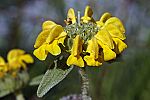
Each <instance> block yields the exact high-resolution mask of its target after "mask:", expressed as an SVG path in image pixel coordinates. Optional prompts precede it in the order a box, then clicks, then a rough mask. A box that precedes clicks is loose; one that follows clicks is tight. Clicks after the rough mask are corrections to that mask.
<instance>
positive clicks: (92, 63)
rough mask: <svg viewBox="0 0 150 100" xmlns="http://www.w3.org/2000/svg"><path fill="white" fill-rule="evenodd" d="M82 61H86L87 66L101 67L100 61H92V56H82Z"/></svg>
mask: <svg viewBox="0 0 150 100" xmlns="http://www.w3.org/2000/svg"><path fill="white" fill-rule="evenodd" d="M84 60H85V61H86V63H87V65H88V66H100V65H102V59H99V58H98V59H94V58H93V57H92V56H84Z"/></svg>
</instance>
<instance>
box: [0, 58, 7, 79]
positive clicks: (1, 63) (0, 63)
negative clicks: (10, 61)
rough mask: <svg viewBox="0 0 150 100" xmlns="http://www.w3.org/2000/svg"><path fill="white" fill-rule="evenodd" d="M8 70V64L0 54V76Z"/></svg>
mask: <svg viewBox="0 0 150 100" xmlns="http://www.w3.org/2000/svg"><path fill="white" fill-rule="evenodd" d="M7 71H8V66H7V64H6V62H5V60H4V59H3V58H2V57H1V56H0V78H2V77H3V76H4V74H5V73H6V72H7Z"/></svg>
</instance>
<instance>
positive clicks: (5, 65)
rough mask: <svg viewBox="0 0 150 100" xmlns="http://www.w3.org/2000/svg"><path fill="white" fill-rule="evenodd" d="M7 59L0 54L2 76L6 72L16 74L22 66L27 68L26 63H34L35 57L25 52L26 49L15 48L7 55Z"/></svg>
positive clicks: (0, 75)
mask: <svg viewBox="0 0 150 100" xmlns="http://www.w3.org/2000/svg"><path fill="white" fill-rule="evenodd" d="M7 61H8V62H5V60H4V59H3V58H2V57H1V56H0V77H3V76H4V75H5V74H6V73H11V74H12V75H14V76H15V75H16V72H18V71H19V70H20V69H21V68H23V69H26V63H33V62H34V61H33V58H32V56H31V55H30V54H25V51H24V50H20V49H13V50H11V51H9V53H8V55H7Z"/></svg>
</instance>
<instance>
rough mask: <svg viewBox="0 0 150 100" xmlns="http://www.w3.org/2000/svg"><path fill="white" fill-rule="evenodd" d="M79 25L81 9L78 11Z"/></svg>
mask: <svg viewBox="0 0 150 100" xmlns="http://www.w3.org/2000/svg"><path fill="white" fill-rule="evenodd" d="M78 25H79V26H80V11H78Z"/></svg>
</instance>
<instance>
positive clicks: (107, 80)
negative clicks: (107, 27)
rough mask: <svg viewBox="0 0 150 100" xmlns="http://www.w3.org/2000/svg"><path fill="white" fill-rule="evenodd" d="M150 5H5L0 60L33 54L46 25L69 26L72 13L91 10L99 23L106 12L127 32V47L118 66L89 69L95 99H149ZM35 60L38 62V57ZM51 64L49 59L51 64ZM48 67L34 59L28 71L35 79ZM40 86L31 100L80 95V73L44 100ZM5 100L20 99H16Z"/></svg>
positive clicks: (73, 1)
mask: <svg viewBox="0 0 150 100" xmlns="http://www.w3.org/2000/svg"><path fill="white" fill-rule="evenodd" d="M149 4H150V1H149V0H0V56H3V57H4V58H5V59H6V56H7V53H8V51H9V50H11V49H13V48H20V49H24V50H26V51H27V52H28V53H31V54H32V52H33V50H34V48H33V45H34V42H35V39H36V37H37V35H38V34H39V32H40V31H41V25H42V23H43V22H44V21H45V20H52V21H55V22H56V23H58V24H61V25H64V19H66V14H67V10H68V9H69V8H70V7H73V8H74V9H75V11H78V10H80V11H81V13H82V15H83V12H84V8H85V6H86V5H90V6H91V8H92V9H93V11H94V18H95V19H96V20H98V19H99V18H100V16H101V14H103V13H104V12H106V11H108V12H110V13H112V15H114V16H117V17H119V18H120V19H121V20H122V21H123V23H124V25H125V28H126V36H127V40H126V43H127V44H128V48H127V49H126V50H125V51H124V52H123V54H122V55H121V57H119V58H118V59H119V60H118V61H116V62H114V63H105V64H103V66H101V67H100V68H95V67H94V68H92V67H91V68H88V75H89V79H90V94H91V96H92V98H93V100H150V6H149ZM34 58H35V57H34ZM47 61H48V60H47ZM47 66H48V64H47V63H46V62H41V61H39V60H38V59H37V58H35V63H34V64H32V65H30V66H29V68H28V69H29V70H28V71H29V74H30V78H31V79H32V78H33V77H35V76H37V75H40V74H43V73H44V72H45V71H46V68H47ZM36 90H37V86H32V87H31V86H27V87H25V88H24V89H23V93H24V96H25V98H26V100H59V98H61V97H63V96H67V95H70V94H79V93H80V76H79V75H78V69H77V68H75V69H74V70H73V71H72V72H71V73H70V74H69V75H68V76H67V77H66V78H65V80H63V81H62V82H61V83H59V84H58V85H57V86H55V87H54V88H53V89H52V90H50V91H49V92H48V93H47V94H46V95H45V96H44V97H43V98H38V97H37V96H36ZM0 100H15V97H14V95H13V94H10V95H7V96H5V97H3V98H0Z"/></svg>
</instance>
